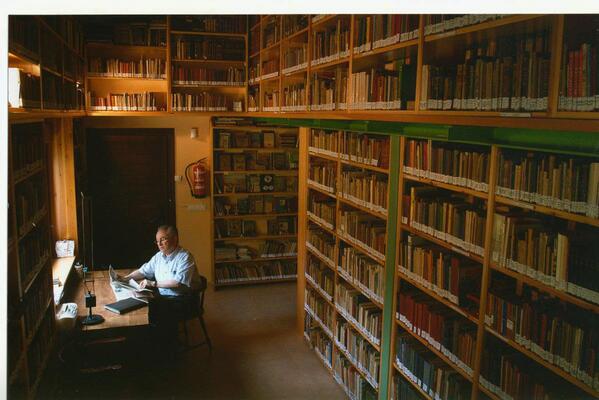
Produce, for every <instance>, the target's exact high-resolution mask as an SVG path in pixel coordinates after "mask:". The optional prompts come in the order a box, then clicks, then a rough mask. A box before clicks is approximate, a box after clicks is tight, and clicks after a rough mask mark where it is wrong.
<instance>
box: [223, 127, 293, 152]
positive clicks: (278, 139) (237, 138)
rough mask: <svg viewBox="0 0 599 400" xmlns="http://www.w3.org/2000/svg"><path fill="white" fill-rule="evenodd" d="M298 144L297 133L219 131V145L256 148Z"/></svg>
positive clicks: (291, 146) (284, 146)
mask: <svg viewBox="0 0 599 400" xmlns="http://www.w3.org/2000/svg"><path fill="white" fill-rule="evenodd" d="M297 144H298V139H297V134H296V133H286V132H279V133H278V134H277V133H275V132H274V131H269V130H263V131H261V132H246V133H230V132H222V131H221V132H218V147H222V148H236V147H241V148H244V147H255V148H273V147H283V148H296V147H297Z"/></svg>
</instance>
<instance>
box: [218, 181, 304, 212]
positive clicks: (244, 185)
mask: <svg viewBox="0 0 599 400" xmlns="http://www.w3.org/2000/svg"><path fill="white" fill-rule="evenodd" d="M240 171H242V170H240ZM256 171H258V170H256ZM297 185H298V181H297V176H285V175H275V174H260V175H258V174H250V175H248V174H232V173H227V174H217V175H216V176H215V177H214V189H215V193H216V194H227V193H240V194H243V193H247V194H251V193H269V192H297ZM257 209H260V207H257ZM272 209H273V210H274V207H273V208H272ZM224 215H229V214H226V213H225V214H224Z"/></svg>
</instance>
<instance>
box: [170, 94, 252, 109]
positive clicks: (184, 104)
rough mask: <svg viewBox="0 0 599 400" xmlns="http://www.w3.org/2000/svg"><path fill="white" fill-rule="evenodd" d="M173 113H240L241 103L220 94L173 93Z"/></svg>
mask: <svg viewBox="0 0 599 400" xmlns="http://www.w3.org/2000/svg"><path fill="white" fill-rule="evenodd" d="M171 98H172V103H171V107H172V109H173V111H242V109H243V102H242V101H237V100H233V98H230V97H229V96H227V95H224V94H220V93H211V92H201V93H194V94H191V93H173V94H171Z"/></svg>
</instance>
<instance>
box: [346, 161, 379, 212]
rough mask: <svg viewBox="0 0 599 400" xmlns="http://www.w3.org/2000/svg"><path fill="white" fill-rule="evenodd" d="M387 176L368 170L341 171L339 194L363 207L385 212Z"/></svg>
mask: <svg viewBox="0 0 599 400" xmlns="http://www.w3.org/2000/svg"><path fill="white" fill-rule="evenodd" d="M387 183H388V182H387V176H386V175H383V174H379V173H375V172H370V171H355V170H342V171H341V195H342V196H343V198H345V199H347V200H349V201H351V202H353V203H356V204H359V205H361V206H363V207H366V208H368V209H371V210H373V211H376V212H378V213H382V214H385V215H386V214H387V187H388V184H387Z"/></svg>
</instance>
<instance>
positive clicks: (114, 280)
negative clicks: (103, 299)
mask: <svg viewBox="0 0 599 400" xmlns="http://www.w3.org/2000/svg"><path fill="white" fill-rule="evenodd" d="M108 274H109V275H110V283H111V284H115V285H117V286H120V287H122V288H124V289H129V290H132V291H134V292H151V290H150V289H142V288H140V287H139V284H138V283H137V282H135V280H134V279H129V282H125V281H122V280H120V279H119V275H118V274H117V273H116V271H115V270H114V268H112V265H110V266H109V267H108Z"/></svg>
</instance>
